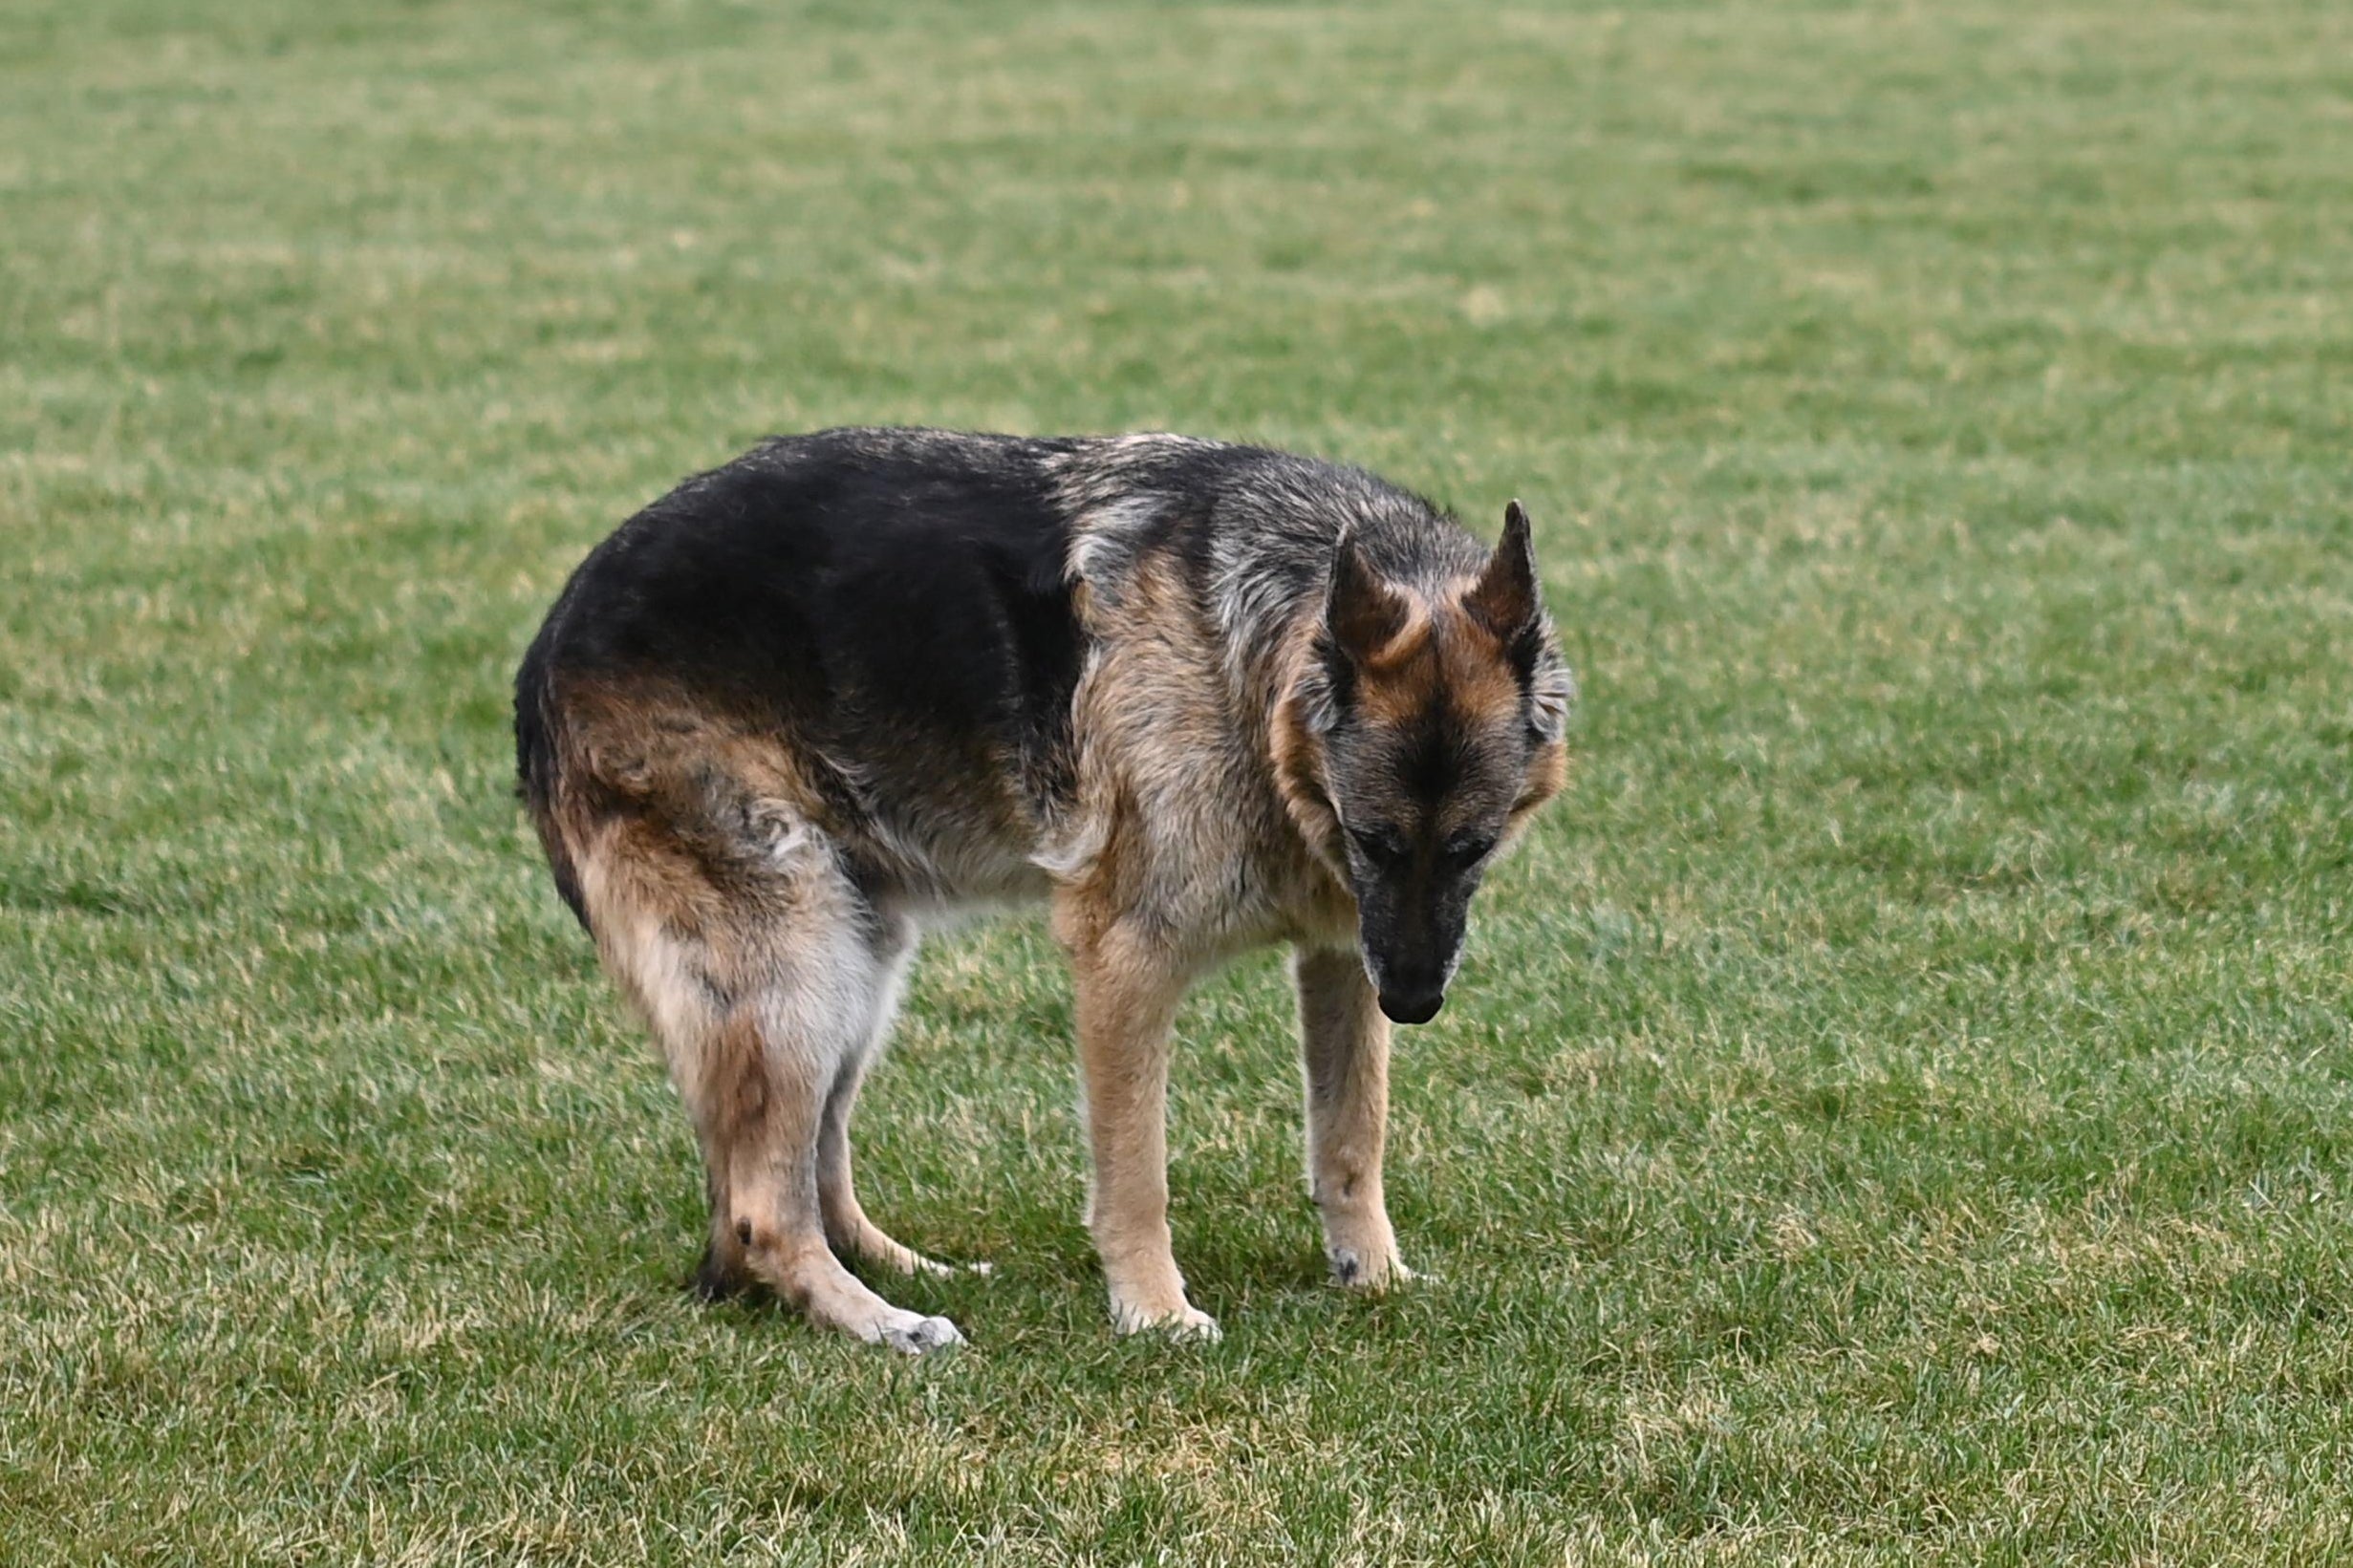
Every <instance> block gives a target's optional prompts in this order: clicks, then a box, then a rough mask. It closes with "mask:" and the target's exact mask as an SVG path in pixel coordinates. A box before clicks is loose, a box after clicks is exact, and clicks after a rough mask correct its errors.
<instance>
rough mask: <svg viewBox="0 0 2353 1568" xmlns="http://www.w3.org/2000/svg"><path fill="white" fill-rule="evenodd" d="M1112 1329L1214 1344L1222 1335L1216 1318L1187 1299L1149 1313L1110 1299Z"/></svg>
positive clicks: (1122, 1333) (1120, 1332)
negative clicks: (1169, 1310) (1166, 1308)
mask: <svg viewBox="0 0 2353 1568" xmlns="http://www.w3.org/2000/svg"><path fill="white" fill-rule="evenodd" d="M1112 1332H1114V1333H1117V1334H1121V1335H1128V1334H1160V1335H1165V1336H1166V1337H1168V1338H1169V1339H1172V1340H1176V1341H1178V1342H1191V1343H1195V1344H1215V1343H1217V1342H1219V1341H1220V1340H1222V1339H1224V1338H1225V1331H1224V1330H1223V1329H1221V1328H1220V1327H1219V1326H1218V1320H1217V1319H1215V1318H1212V1317H1211V1316H1210V1315H1209V1314H1208V1313H1206V1312H1203V1311H1202V1310H1201V1309H1200V1308H1198V1307H1197V1306H1194V1305H1192V1304H1191V1303H1189V1302H1188V1303H1186V1304H1185V1305H1182V1306H1179V1307H1178V1308H1177V1309H1176V1310H1175V1311H1173V1312H1149V1311H1145V1310H1143V1309H1141V1308H1137V1307H1132V1306H1128V1305H1126V1304H1124V1303H1122V1302H1118V1301H1113V1302H1112Z"/></svg>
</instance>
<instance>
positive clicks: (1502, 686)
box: [1280, 501, 1575, 1023]
mask: <svg viewBox="0 0 2353 1568" xmlns="http://www.w3.org/2000/svg"><path fill="white" fill-rule="evenodd" d="M1574 692H1575V687H1574V684H1573V682H1572V681H1571V679H1570V677H1569V674H1568V670H1567V668H1566V666H1565V665H1564V664H1563V663H1562V662H1561V655H1560V651H1559V649H1558V647H1557V646H1556V645H1555V643H1554V640H1553V635H1552V626H1551V622H1550V621H1549V619H1548V618H1547V617H1546V616H1545V614H1544V608H1543V599H1542V597H1541V595H1540V592H1539V590H1538V584H1537V576H1536V553H1535V547H1534V544H1533V542H1532V541H1531V540H1530V538H1529V536H1528V519H1527V514H1526V513H1525V512H1524V511H1522V509H1521V507H1520V504H1519V503H1518V502H1516V501H1515V502H1513V503H1512V505H1511V506H1510V508H1509V509H1508V510H1507V511H1506V512H1505V513H1504V521H1503V537H1502V540H1501V542H1500V544H1498V545H1497V546H1496V548H1495V552H1494V554H1493V555H1491V556H1490V557H1488V559H1487V562H1486V564H1485V566H1484V567H1483V568H1482V569H1479V570H1478V571H1477V572H1476V574H1472V573H1465V574H1464V575H1462V576H1460V577H1458V578H1455V579H1452V580H1449V581H1445V582H1416V583H1405V582H1397V581H1392V580H1389V579H1388V578H1386V577H1384V576H1383V574H1382V573H1381V572H1380V570H1379V569H1377V568H1376V567H1375V565H1374V563H1373V562H1372V561H1371V559H1369V558H1368V556H1367V554H1366V552H1365V551H1364V550H1363V549H1362V548H1360V547H1359V546H1358V544H1357V543H1356V542H1355V541H1354V540H1352V539H1349V538H1348V537H1346V536H1344V537H1343V538H1342V539H1341V541H1340V543H1339V545H1338V546H1337V548H1336V550H1335V554H1334V557H1333V562H1332V572H1331V580H1330V587H1329V590H1328V595H1327V598H1326V602H1325V607H1324V615H1323V620H1322V623H1321V625H1320V626H1319V627H1318V629H1317V630H1316V633H1315V635H1314V638H1313V641H1312V644H1311V646H1310V651H1309V655H1308V657H1307V659H1306V667H1305V669H1304V671H1303V674H1302V676H1301V678H1300V682H1299V685H1298V686H1297V688H1296V689H1295V690H1294V691H1293V693H1292V694H1291V701H1290V702H1289V704H1288V705H1287V711H1286V715H1285V720H1286V730H1287V733H1286V734H1284V743H1283V746H1282V750H1283V753H1284V755H1283V756H1282V758H1281V759H1280V761H1281V762H1282V763H1283V764H1284V774H1285V779H1284V784H1285V793H1286V794H1287V795H1288V796H1289V797H1290V799H1291V804H1292V808H1293V810H1294V812H1295V813H1297V814H1298V815H1299V816H1300V817H1301V819H1302V825H1303V827H1306V828H1307V829H1308V836H1309V838H1310V841H1311V842H1313V843H1315V844H1316V846H1317V848H1318V849H1319V850H1320V852H1322V853H1323V855H1324V856H1325V858H1326V859H1327V860H1328V862H1329V864H1330V865H1331V866H1332V867H1333V868H1334V869H1335V870H1338V871H1339V872H1340V873H1341V875H1342V877H1343V879H1344V880H1345V881H1346V882H1347V884H1348V886H1349V890H1350V891H1352V892H1353V893H1354V894H1355V898H1356V911H1357V938H1358V942H1359V944H1360V946H1361V948H1362V950H1363V953H1364V958H1365V968H1366V971H1367V973H1368V974H1369V975H1370V976H1371V979H1372V983H1373V985H1374V986H1375V987H1376V988H1377V989H1378V991H1379V993H1380V1002H1381V1011H1382V1012H1384V1013H1386V1014H1387V1015H1388V1016H1389V1017H1390V1018H1391V1019H1392V1020H1396V1021H1397V1022H1399V1023H1426V1022H1428V1021H1429V1020H1431V1019H1432V1018H1434V1017H1436V1015H1437V1011H1438V1008H1439V1007H1440V1006H1441V1005H1442V1004H1443V1003H1444V1002H1445V1000H1446V987H1447V983H1448V982H1449V981H1450V980H1452V979H1453V978H1454V974H1455V966H1456V964H1457V962H1458V961H1459V960H1460V958H1461V955H1462V935H1463V927H1464V924H1465V921H1466V919H1467V917H1468V913H1469V910H1470V903H1471V895H1472V894H1473V893H1474V892H1476V891H1478V890H1479V879H1480V878H1481V877H1482V876H1483V875H1484V874H1485V873H1486V870H1487V868H1488V866H1489V865H1491V864H1492V863H1493V861H1494V858H1495V855H1496V852H1497V850H1498V849H1499V848H1501V847H1502V846H1503V845H1504V844H1505V843H1507V842H1508V841H1509V840H1510V839H1511V837H1512V835H1513V834H1514V832H1515V831H1516V830H1517V829H1518V828H1519V827H1521V825H1522V823H1524V822H1525V821H1526V819H1527V817H1528V814H1529V813H1530V812H1532V811H1534V810H1535V809H1536V807H1537V806H1539V805H1542V804H1543V802H1544V801H1545V800H1547V799H1549V798H1550V797H1551V796H1552V795H1553V794H1554V792H1556V791H1557V790H1558V789H1559V788H1560V787H1561V783H1562V780H1563V777H1564V776H1565V771H1566V763H1565V755H1564V749H1563V745H1562V740H1561V731H1562V726H1563V724H1564V722H1565V720H1566V717H1567V712H1568V706H1569V703H1570V701H1571V699H1572V698H1573V696H1574Z"/></svg>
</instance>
